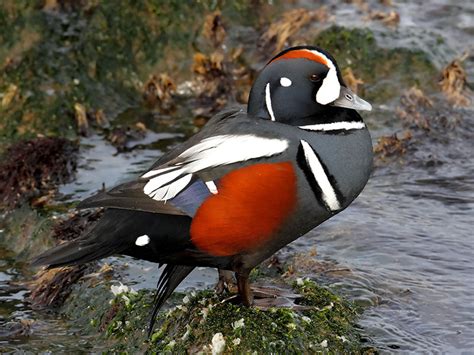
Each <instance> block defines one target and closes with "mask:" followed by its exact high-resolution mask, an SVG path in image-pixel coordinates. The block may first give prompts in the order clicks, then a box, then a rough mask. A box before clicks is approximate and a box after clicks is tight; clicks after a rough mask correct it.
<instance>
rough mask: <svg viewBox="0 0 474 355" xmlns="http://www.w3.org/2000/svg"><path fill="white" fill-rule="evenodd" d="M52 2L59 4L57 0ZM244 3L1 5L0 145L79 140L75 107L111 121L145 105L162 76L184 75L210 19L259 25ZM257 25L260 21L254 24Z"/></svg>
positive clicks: (90, 1) (92, 1)
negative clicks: (220, 16)
mask: <svg viewBox="0 0 474 355" xmlns="http://www.w3.org/2000/svg"><path fill="white" fill-rule="evenodd" d="M52 3H53V4H54V2H52ZM246 4H247V2H245V1H237V2H229V3H226V2H225V3H223V4H220V3H219V4H218V3H217V2H214V1H199V2H185V1H178V0H173V1H161V0H153V1H144V0H140V1H119V2H116V1H111V0H105V1H100V2H99V1H95V0H88V1H83V2H77V3H75V2H71V3H69V2H65V3H62V2H58V3H57V4H56V5H55V6H49V7H48V6H47V5H44V7H43V8H42V7H41V5H39V4H37V3H35V2H28V1H19V2H17V1H13V0H7V1H3V2H2V3H1V4H0V19H1V20H0V33H2V37H1V39H0V68H1V72H0V93H1V98H2V104H1V105H0V137H1V138H0V139H1V141H0V143H2V142H8V141H11V140H12V139H17V138H19V137H32V136H36V135H37V134H42V135H47V136H53V135H61V136H63V137H68V138H72V137H75V136H76V134H77V133H76V132H77V127H76V122H75V117H74V105H75V104H76V103H80V104H82V105H84V107H85V108H86V110H87V112H95V111H96V110H99V109H103V110H104V112H105V115H106V116H107V117H108V118H114V117H115V116H116V115H117V114H119V113H120V112H122V111H124V110H125V109H127V108H130V107H134V106H137V105H139V104H140V101H141V92H142V85H143V82H144V81H146V80H147V79H148V78H149V76H150V75H151V74H153V73H156V72H159V71H168V72H172V73H173V76H174V75H179V74H178V73H184V72H185V73H186V75H189V67H190V64H191V62H192V53H194V50H195V48H193V45H194V43H195V40H196V38H197V37H198V36H199V34H200V29H201V26H202V23H203V19H204V17H205V14H206V13H208V12H209V11H211V10H213V9H216V8H222V9H223V10H224V12H225V13H234V14H239V16H238V18H242V19H244V18H245V19H246V21H247V22H248V21H252V20H251V19H256V16H255V15H252V16H248V15H249V14H252V9H251V6H248V5H246ZM254 21H256V20H254Z"/></svg>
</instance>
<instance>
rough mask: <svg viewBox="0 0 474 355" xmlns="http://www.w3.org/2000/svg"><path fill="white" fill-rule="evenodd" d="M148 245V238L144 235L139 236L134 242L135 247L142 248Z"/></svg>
mask: <svg viewBox="0 0 474 355" xmlns="http://www.w3.org/2000/svg"><path fill="white" fill-rule="evenodd" d="M148 243H150V237H149V236H147V235H146V234H144V235H141V236H139V237H138V238H137V240H135V245H137V246H139V247H143V246H145V245H147V244H148Z"/></svg>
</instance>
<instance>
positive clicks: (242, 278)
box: [235, 272, 253, 307]
mask: <svg viewBox="0 0 474 355" xmlns="http://www.w3.org/2000/svg"><path fill="white" fill-rule="evenodd" d="M249 273H250V272H243V273H241V272H236V273H235V277H236V278H237V288H238V290H239V296H240V299H241V302H242V304H243V305H244V306H247V307H250V306H251V305H252V304H253V293H252V290H251V289H250V283H249Z"/></svg>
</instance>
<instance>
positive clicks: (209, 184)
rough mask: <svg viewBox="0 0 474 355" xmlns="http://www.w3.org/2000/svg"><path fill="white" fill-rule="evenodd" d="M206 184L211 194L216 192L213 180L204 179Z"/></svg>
mask: <svg viewBox="0 0 474 355" xmlns="http://www.w3.org/2000/svg"><path fill="white" fill-rule="evenodd" d="M206 186H207V188H208V189H209V192H210V193H211V194H213V195H215V194H217V192H218V191H217V186H216V184H214V181H212V180H211V181H206Z"/></svg>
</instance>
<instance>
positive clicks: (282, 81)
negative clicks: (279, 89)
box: [280, 77, 293, 88]
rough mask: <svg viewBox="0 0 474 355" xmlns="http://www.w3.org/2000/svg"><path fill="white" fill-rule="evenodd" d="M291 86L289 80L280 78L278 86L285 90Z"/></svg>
mask: <svg viewBox="0 0 474 355" xmlns="http://www.w3.org/2000/svg"><path fill="white" fill-rule="evenodd" d="M291 84H293V83H292V82H291V80H290V79H288V78H285V77H282V78H280V85H281V86H283V87H285V88H287V87H289V86H291Z"/></svg>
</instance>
